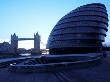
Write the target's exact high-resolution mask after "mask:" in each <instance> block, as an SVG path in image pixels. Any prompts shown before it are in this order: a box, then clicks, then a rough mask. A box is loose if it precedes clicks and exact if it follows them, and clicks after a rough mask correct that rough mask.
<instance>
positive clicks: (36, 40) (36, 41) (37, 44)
mask: <svg viewBox="0 0 110 82" xmlns="http://www.w3.org/2000/svg"><path fill="white" fill-rule="evenodd" d="M34 49H35V50H37V51H38V52H39V51H40V35H39V34H38V32H37V33H36V34H34Z"/></svg>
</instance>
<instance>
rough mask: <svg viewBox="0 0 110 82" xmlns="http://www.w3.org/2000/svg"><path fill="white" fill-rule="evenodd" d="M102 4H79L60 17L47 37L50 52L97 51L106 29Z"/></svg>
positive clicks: (99, 48) (104, 9)
mask: <svg viewBox="0 0 110 82" xmlns="http://www.w3.org/2000/svg"><path fill="white" fill-rule="evenodd" d="M107 27H108V14H107V10H106V7H105V5H104V4H101V3H92V4H87V5H83V6H80V7H78V8H76V9H75V10H72V11H71V12H69V13H68V14H67V15H65V16H64V17H62V18H61V19H60V20H59V21H58V23H57V24H56V25H55V27H54V28H53V30H52V31H51V33H50V36H49V38H48V43H47V48H48V49H49V52H50V54H74V53H89V52H99V51H100V50H101V47H102V42H104V40H105V37H106V32H107V31H108V29H107Z"/></svg>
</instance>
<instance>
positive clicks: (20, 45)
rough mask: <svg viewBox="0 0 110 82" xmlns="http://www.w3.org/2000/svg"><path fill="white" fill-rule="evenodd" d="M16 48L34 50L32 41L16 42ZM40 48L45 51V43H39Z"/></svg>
mask: <svg viewBox="0 0 110 82" xmlns="http://www.w3.org/2000/svg"><path fill="white" fill-rule="evenodd" d="M18 48H25V49H31V48H34V41H28V40H27V41H18ZM40 48H41V49H45V48H46V43H43V42H41V43H40Z"/></svg>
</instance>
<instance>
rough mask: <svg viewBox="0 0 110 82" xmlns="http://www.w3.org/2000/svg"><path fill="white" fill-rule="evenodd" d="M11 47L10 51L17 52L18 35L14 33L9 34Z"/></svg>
mask: <svg viewBox="0 0 110 82" xmlns="http://www.w3.org/2000/svg"><path fill="white" fill-rule="evenodd" d="M11 48H12V52H13V53H16V52H17V48H18V36H16V34H15V33H14V34H13V35H11Z"/></svg>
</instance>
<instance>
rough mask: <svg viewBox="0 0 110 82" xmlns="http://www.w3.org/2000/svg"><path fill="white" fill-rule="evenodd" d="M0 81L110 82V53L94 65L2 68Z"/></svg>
mask: <svg viewBox="0 0 110 82" xmlns="http://www.w3.org/2000/svg"><path fill="white" fill-rule="evenodd" d="M0 82H110V55H109V53H108V57H107V58H106V59H105V60H103V62H102V63H101V64H99V65H96V66H94V67H88V68H82V69H74V70H73V69H67V70H62V71H56V72H42V73H11V72H9V71H8V70H7V68H4V69H0Z"/></svg>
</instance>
